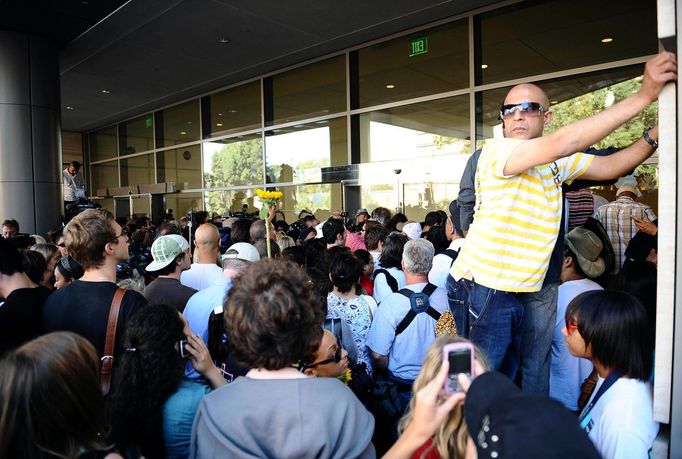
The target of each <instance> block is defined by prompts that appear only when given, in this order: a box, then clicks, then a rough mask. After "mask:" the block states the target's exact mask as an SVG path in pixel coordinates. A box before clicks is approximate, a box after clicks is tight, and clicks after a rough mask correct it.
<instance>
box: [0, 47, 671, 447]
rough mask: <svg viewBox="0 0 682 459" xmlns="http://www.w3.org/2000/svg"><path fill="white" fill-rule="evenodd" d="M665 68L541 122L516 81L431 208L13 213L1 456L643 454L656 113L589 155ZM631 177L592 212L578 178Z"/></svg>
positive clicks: (1, 281) (650, 428)
mask: <svg viewBox="0 0 682 459" xmlns="http://www.w3.org/2000/svg"><path fill="white" fill-rule="evenodd" d="M675 76H676V63H675V59H674V56H672V55H670V54H668V53H662V54H660V55H659V56H657V57H655V58H654V59H652V60H651V61H650V62H649V63H648V64H647V66H646V69H645V73H644V78H643V81H642V89H641V90H640V91H639V92H638V93H637V94H636V95H634V96H631V97H629V98H626V99H624V100H623V101H620V102H619V103H616V104H614V105H613V106H612V107H610V108H609V109H607V110H605V111H604V112H602V113H599V114H597V115H595V116H593V117H592V118H590V119H588V120H583V121H578V122H577V123H574V124H573V125H569V126H566V127H564V128H562V129H559V130H557V131H555V132H554V133H553V134H550V135H547V136H543V135H542V133H543V128H544V127H545V126H546V125H547V124H548V123H549V121H550V120H551V112H550V111H549V109H548V106H549V102H548V100H547V96H546V95H545V94H544V92H543V91H542V90H541V89H540V88H538V87H537V86H534V85H529V84H523V85H519V86H516V87H514V88H513V89H512V90H511V91H510V92H509V93H508V95H507V97H506V99H505V101H504V103H503V105H502V108H501V110H500V119H501V120H502V122H503V128H504V134H505V136H504V139H500V140H497V141H493V142H490V145H487V146H486V147H485V148H483V149H482V150H480V151H477V152H476V153H475V154H474V155H473V156H472V157H471V159H470V163H469V164H468V165H467V168H466V170H465V172H464V176H463V177H462V180H461V190H460V194H459V197H458V199H457V200H454V201H452V202H451V203H450V205H449V206H448V208H447V209H443V210H439V211H434V212H429V213H428V214H427V215H426V216H425V218H424V220H423V221H421V222H416V221H411V220H409V219H408V217H407V216H405V215H403V214H401V213H396V214H392V213H391V211H390V210H389V209H386V208H384V207H379V208H376V209H373V210H372V211H371V212H369V211H368V210H366V209H359V210H357V212H355V214H354V216H353V217H350V218H349V217H348V216H347V214H346V213H343V212H336V213H333V214H332V216H331V217H330V218H329V219H327V220H326V221H323V222H320V221H318V220H317V219H316V218H315V216H314V215H312V214H310V213H301V214H300V215H299V219H298V220H297V221H295V222H291V223H289V222H286V221H284V220H282V219H279V218H277V216H278V213H277V212H276V210H277V209H276V206H273V207H271V209H270V212H269V214H268V216H267V217H266V219H267V220H264V219H258V218H256V219H250V218H247V217H246V216H242V217H240V218H230V219H221V218H219V217H218V218H215V219H209V218H208V217H209V215H208V213H206V212H196V213H194V214H193V215H192V216H191V219H187V218H182V219H179V220H176V219H175V217H174V216H173V215H172V212H167V214H166V215H165V217H164V218H163V220H162V221H159V222H156V223H157V225H155V224H152V222H151V220H150V219H149V218H147V217H136V216H131V217H130V218H122V219H120V218H119V219H117V218H114V216H113V215H112V214H111V213H110V212H109V211H107V210H105V209H87V210H83V211H80V213H78V214H77V215H75V216H74V217H73V218H72V219H71V220H70V221H69V222H68V223H67V224H66V225H65V226H64V227H63V228H59V229H55V230H54V231H51V232H50V233H49V234H48V235H47V237H46V238H43V237H41V236H39V235H28V234H22V233H21V232H20V226H19V222H16V221H15V220H12V219H8V220H6V221H4V223H3V226H2V236H3V237H2V238H0V299H2V301H3V302H2V304H1V305H0V458H4V457H28V458H52V457H62V458H83V459H87V458H107V459H116V458H121V457H124V458H141V457H146V458H154V457H170V458H182V457H192V458H212V457H215V458H217V457H282V458H284V457H291V458H293V457H297V458H298V457H321V458H352V457H361V458H365V457H366V458H372V457H377V456H383V457H386V458H389V459H390V458H473V457H481V458H483V457H491V458H520V457H524V458H547V457H556V458H563V457H566V458H568V457H571V458H575V457H580V458H592V457H594V458H598V457H604V458H643V457H648V454H649V452H650V450H651V448H652V444H653V441H654V438H655V437H656V435H657V433H658V424H657V423H656V422H655V420H654V418H653V402H652V391H651V383H652V380H653V359H654V343H655V340H654V336H655V315H656V311H655V306H656V260H657V257H656V251H657V246H656V233H657V231H656V221H655V215H653V212H651V209H646V207H645V206H644V205H642V204H640V203H637V202H636V197H637V195H638V193H639V190H638V188H637V184H636V181H634V182H633V179H632V177H630V176H629V174H630V173H631V171H632V169H634V167H635V166H636V165H637V164H639V163H641V162H642V161H643V160H645V159H646V158H648V157H649V156H650V155H651V154H652V153H653V151H654V149H655V148H656V146H657V145H656V139H657V136H658V131H657V128H655V127H654V128H652V129H648V130H646V131H645V132H644V135H643V138H642V139H640V140H638V141H636V142H635V143H633V144H632V145H631V146H629V147H627V148H624V149H621V150H619V151H616V150H614V149H610V150H608V151H602V152H592V153H590V152H589V150H588V152H586V153H577V152H582V151H586V150H587V148H588V147H589V146H590V145H591V144H592V143H595V142H597V141H598V140H600V139H601V138H603V137H605V136H606V135H608V134H609V133H610V132H611V131H613V130H614V129H615V128H616V127H618V126H619V125H620V124H622V123H623V122H625V121H627V120H628V119H630V118H631V117H632V116H634V115H635V114H636V113H638V112H639V111H641V110H642V109H643V108H645V107H646V106H648V105H649V104H650V103H652V102H653V101H655V100H656V98H657V96H658V93H659V91H660V90H661V88H662V86H663V85H664V84H665V83H666V82H668V81H671V80H673V79H674V78H675ZM619 177H625V178H621V179H620V180H619V181H618V182H616V187H617V189H618V199H617V200H616V201H615V202H614V203H612V204H613V205H612V204H605V205H602V206H599V204H598V199H597V197H596V195H594V194H592V192H591V191H590V190H589V188H588V187H589V186H590V185H592V184H594V183H595V181H596V182H600V183H603V182H605V181H607V183H613V182H614V181H615V180H616V179H618V178H619ZM576 179H578V180H576ZM609 180H610V181H611V182H608V181H609ZM612 208H615V209H617V210H616V211H614V210H613V209H612ZM624 209H629V210H628V211H627V212H626V211H625V210H624ZM623 215H627V217H625V221H621V220H623V218H624V217H623ZM626 226H627V228H626V229H624V228H625V227H626ZM453 346H454V347H458V348H466V349H471V354H472V355H471V362H472V365H471V368H470V369H469V370H468V371H466V372H460V371H459V370H454V369H451V368H450V366H451V365H454V364H453V360H452V359H451V358H450V356H449V354H448V352H449V351H448V350H449V349H452V348H453ZM453 368H454V367H453ZM451 370H452V371H451ZM465 373H466V374H465ZM452 380H456V381H457V390H455V391H454V392H453V391H450V390H449V389H448V388H449V387H450V386H449V385H448V384H450V383H449V381H452Z"/></svg>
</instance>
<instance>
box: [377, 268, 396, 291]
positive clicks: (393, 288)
mask: <svg viewBox="0 0 682 459" xmlns="http://www.w3.org/2000/svg"><path fill="white" fill-rule="evenodd" d="M377 274H383V275H384V276H386V283H387V284H388V286H389V287H391V291H393V292H397V291H398V281H397V280H396V279H395V277H393V276H392V275H391V273H389V272H388V271H387V270H385V269H384V268H380V269H377V270H376V271H374V278H375V279H376V278H377Z"/></svg>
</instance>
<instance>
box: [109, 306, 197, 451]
mask: <svg viewBox="0 0 682 459" xmlns="http://www.w3.org/2000/svg"><path fill="white" fill-rule="evenodd" d="M183 328H184V323H183V321H182V319H181V317H180V315H179V313H178V311H177V310H176V309H175V308H173V307H172V306H168V305H165V304H158V305H150V306H147V307H145V308H142V309H140V310H139V311H138V312H137V313H136V314H135V315H134V316H133V317H132V318H131V319H130V321H129V322H128V325H127V327H126V332H125V337H124V341H123V343H124V347H125V348H126V352H124V353H123V354H122V355H121V357H119V359H118V363H117V366H116V370H115V371H114V382H113V385H112V388H113V392H112V396H111V402H110V405H109V420H110V423H111V437H110V440H111V441H113V442H114V443H116V444H117V445H118V446H119V447H121V448H135V447H137V448H139V449H140V450H141V451H142V453H143V454H144V455H145V456H146V457H148V458H155V457H159V458H162V457H165V455H166V450H165V446H164V442H163V405H164V403H165V402H166V400H167V399H168V397H170V396H171V395H172V394H173V393H174V392H175V391H176V390H177V387H178V384H179V382H180V378H181V377H182V375H183V372H184V368H185V360H184V359H183V358H182V357H180V354H179V353H178V351H177V349H176V343H177V342H178V341H179V340H181V339H185V335H184V333H183Z"/></svg>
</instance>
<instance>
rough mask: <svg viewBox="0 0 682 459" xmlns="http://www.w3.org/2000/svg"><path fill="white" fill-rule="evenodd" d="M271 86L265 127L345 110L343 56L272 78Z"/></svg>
mask: <svg viewBox="0 0 682 459" xmlns="http://www.w3.org/2000/svg"><path fill="white" fill-rule="evenodd" d="M271 82H272V114H269V115H267V116H266V119H265V124H266V126H272V125H273V124H281V123H287V122H289V121H296V120H300V119H304V118H313V117H316V116H324V115H329V114H330V113H336V112H342V111H345V110H346V57H345V55H341V56H337V57H332V58H331V59H327V60H324V61H321V62H316V63H314V64H310V65H306V66H305V67H301V68H297V69H294V70H290V71H288V72H285V73H282V74H279V75H275V76H273V77H272V78H271ZM266 84H268V83H267V81H266ZM265 102H266V103H269V101H268V100H266V101H265ZM266 114H268V110H266Z"/></svg>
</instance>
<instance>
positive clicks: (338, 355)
mask: <svg viewBox="0 0 682 459" xmlns="http://www.w3.org/2000/svg"><path fill="white" fill-rule="evenodd" d="M341 349H342V347H341V343H339V340H338V338H337V340H336V352H334V357H332V358H330V359H325V360H321V361H319V362H315V363H311V364H310V365H303V368H302V369H301V371H305V370H307V369H309V368H315V367H317V366H320V365H328V364H330V363H339V362H340V361H341Z"/></svg>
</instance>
